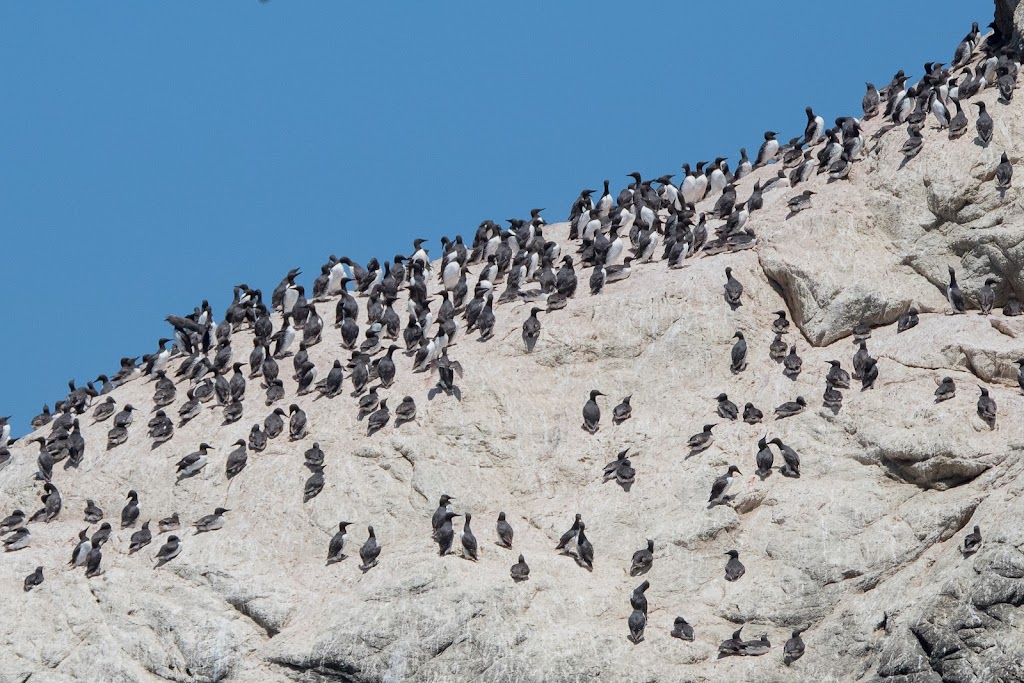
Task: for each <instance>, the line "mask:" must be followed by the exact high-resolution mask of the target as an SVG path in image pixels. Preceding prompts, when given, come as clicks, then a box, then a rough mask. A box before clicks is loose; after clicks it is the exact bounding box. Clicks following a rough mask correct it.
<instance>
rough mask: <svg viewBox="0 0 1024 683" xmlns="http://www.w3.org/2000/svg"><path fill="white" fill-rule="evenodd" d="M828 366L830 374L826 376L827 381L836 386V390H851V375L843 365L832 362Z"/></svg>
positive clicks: (835, 361)
mask: <svg viewBox="0 0 1024 683" xmlns="http://www.w3.org/2000/svg"><path fill="white" fill-rule="evenodd" d="M828 364H829V365H830V366H831V367H830V368H829V371H828V374H827V375H825V381H826V382H828V383H829V384H831V385H832V386H834V387H835V388H836V389H849V388H850V373H848V372H847V371H846V370H843V366H842V364H841V363H840V362H839V361H837V360H830V361H828Z"/></svg>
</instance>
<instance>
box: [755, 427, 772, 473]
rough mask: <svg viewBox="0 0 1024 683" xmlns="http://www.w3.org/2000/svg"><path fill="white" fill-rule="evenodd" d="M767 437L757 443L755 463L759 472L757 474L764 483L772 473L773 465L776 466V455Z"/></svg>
mask: <svg viewBox="0 0 1024 683" xmlns="http://www.w3.org/2000/svg"><path fill="white" fill-rule="evenodd" d="M767 438H768V436H767V435H765V436H762V437H761V438H760V440H758V442H757V456H756V457H755V459H754V460H755V462H756V463H757V471H756V472H755V474H757V476H759V477H761V481H764V480H765V479H767V478H768V476H769V475H771V473H772V465H774V464H775V454H774V453H773V452H772V449H771V447H770V446H769V445H768V442H767V441H766V439H767Z"/></svg>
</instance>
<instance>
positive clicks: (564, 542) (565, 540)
mask: <svg viewBox="0 0 1024 683" xmlns="http://www.w3.org/2000/svg"><path fill="white" fill-rule="evenodd" d="M582 523H583V515H581V514H580V513H578V512H577V513H576V519H575V520H574V521H573V523H572V526H571V527H569V530H568V531H566V532H565V533H564V534H562V535H561V537H560V538H559V539H558V545H556V546H555V550H562V551H563V552H566V553H569V552H574V551H575V549H576V539H577V538H578V537H579V533H580V524H582Z"/></svg>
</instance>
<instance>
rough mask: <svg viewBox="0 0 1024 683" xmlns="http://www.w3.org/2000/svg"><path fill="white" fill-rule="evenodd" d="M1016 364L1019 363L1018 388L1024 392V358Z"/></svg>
mask: <svg viewBox="0 0 1024 683" xmlns="http://www.w3.org/2000/svg"><path fill="white" fill-rule="evenodd" d="M1014 362H1015V363H1017V386H1019V387H1020V390H1021V391H1024V358H1018V359H1017V360H1016V361H1014Z"/></svg>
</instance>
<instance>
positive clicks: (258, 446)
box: [229, 424, 268, 459]
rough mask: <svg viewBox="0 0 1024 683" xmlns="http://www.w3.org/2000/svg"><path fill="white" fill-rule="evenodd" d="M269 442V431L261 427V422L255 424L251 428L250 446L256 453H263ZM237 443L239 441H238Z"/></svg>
mask: <svg viewBox="0 0 1024 683" xmlns="http://www.w3.org/2000/svg"><path fill="white" fill-rule="evenodd" d="M267 442H268V439H267V433H266V432H264V431H263V430H261V429H260V426H259V424H254V425H253V426H252V429H250V430H249V448H251V449H252V450H253V451H255V452H256V453H262V452H263V451H265V450H266V449H267ZM235 443H238V442H237V441H236V442H235ZM229 459H230V456H229Z"/></svg>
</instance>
